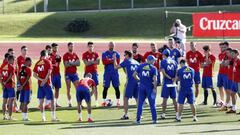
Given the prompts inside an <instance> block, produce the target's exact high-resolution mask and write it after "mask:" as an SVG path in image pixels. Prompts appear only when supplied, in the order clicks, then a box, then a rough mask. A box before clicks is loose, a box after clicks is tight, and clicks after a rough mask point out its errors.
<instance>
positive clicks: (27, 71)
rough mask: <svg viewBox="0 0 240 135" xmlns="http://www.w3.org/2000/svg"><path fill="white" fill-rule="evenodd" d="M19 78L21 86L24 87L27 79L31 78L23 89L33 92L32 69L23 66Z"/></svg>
mask: <svg viewBox="0 0 240 135" xmlns="http://www.w3.org/2000/svg"><path fill="white" fill-rule="evenodd" d="M18 76H19V82H20V84H21V85H23V84H24V83H25V81H26V80H27V78H29V80H28V82H27V83H26V85H25V86H24V87H23V90H31V89H32V80H31V76H32V70H31V68H29V67H27V66H22V67H21V69H20V70H19V75H18Z"/></svg>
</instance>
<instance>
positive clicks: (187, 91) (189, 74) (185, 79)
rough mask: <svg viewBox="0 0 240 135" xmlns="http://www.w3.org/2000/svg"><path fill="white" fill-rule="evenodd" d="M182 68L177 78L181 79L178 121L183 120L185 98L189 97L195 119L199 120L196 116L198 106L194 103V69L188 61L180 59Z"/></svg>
mask: <svg viewBox="0 0 240 135" xmlns="http://www.w3.org/2000/svg"><path fill="white" fill-rule="evenodd" d="M180 66H181V68H180V69H179V70H178V72H177V78H176V80H179V81H180V91H179V95H178V104H179V108H178V117H177V121H178V122H181V118H182V111H183V105H184V103H185V100H186V99H187V101H188V103H189V104H190V107H191V110H192V114H193V121H197V117H196V106H195V104H194V100H195V98H194V93H193V84H194V69H192V68H190V67H188V66H186V61H185V60H181V61H180Z"/></svg>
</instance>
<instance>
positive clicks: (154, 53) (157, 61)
mask: <svg viewBox="0 0 240 135" xmlns="http://www.w3.org/2000/svg"><path fill="white" fill-rule="evenodd" d="M149 55H153V56H154V57H155V58H156V59H157V60H156V61H155V63H154V66H155V67H156V68H157V69H158V70H159V69H160V61H161V60H162V54H161V53H159V52H152V51H151V52H146V53H145V54H144V56H143V58H144V60H146V59H147V57H148V56H149Z"/></svg>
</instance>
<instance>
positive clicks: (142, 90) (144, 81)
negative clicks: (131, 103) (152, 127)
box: [133, 55, 158, 124]
mask: <svg viewBox="0 0 240 135" xmlns="http://www.w3.org/2000/svg"><path fill="white" fill-rule="evenodd" d="M155 60H156V58H155V57H154V56H153V55H149V56H148V57H147V63H144V64H141V65H139V67H138V68H137V70H136V71H135V72H134V73H133V77H134V78H135V79H136V80H138V81H140V86H139V94H138V107H137V121H136V122H137V124H140V123H141V116H142V109H143V103H144V101H145V99H146V98H148V102H149V104H150V109H151V113H152V121H153V123H156V122H157V112H156V103H155V102H156V101H155V99H156V93H157V75H158V73H157V68H156V67H154V65H153V64H154V63H155Z"/></svg>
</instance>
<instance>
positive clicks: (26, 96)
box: [20, 90, 31, 103]
mask: <svg viewBox="0 0 240 135" xmlns="http://www.w3.org/2000/svg"><path fill="white" fill-rule="evenodd" d="M30 99H31V90H21V92H20V102H21V103H29V102H30Z"/></svg>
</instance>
